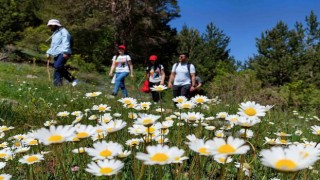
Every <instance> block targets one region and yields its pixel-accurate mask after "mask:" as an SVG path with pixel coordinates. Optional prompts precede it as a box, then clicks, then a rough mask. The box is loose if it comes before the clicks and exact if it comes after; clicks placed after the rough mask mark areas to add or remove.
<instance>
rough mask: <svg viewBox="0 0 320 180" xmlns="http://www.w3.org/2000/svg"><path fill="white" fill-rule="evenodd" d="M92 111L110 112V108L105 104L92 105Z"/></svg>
mask: <svg viewBox="0 0 320 180" xmlns="http://www.w3.org/2000/svg"><path fill="white" fill-rule="evenodd" d="M92 110H96V111H99V112H105V111H111V107H110V106H108V105H106V104H100V105H94V106H93V107H92Z"/></svg>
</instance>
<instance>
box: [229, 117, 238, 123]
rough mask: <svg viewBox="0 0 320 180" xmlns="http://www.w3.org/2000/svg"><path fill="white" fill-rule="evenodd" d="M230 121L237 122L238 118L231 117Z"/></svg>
mask: <svg viewBox="0 0 320 180" xmlns="http://www.w3.org/2000/svg"><path fill="white" fill-rule="evenodd" d="M230 122H233V123H236V122H238V118H231V119H230Z"/></svg>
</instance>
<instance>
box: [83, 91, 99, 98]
mask: <svg viewBox="0 0 320 180" xmlns="http://www.w3.org/2000/svg"><path fill="white" fill-rule="evenodd" d="M100 94H102V92H92V93H86V94H85V96H86V97H87V98H91V97H97V96H99V95H100Z"/></svg>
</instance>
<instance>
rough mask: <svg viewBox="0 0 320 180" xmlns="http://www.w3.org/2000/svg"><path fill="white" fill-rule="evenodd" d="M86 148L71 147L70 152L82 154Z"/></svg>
mask: <svg viewBox="0 0 320 180" xmlns="http://www.w3.org/2000/svg"><path fill="white" fill-rule="evenodd" d="M86 149H87V148H85V147H79V148H77V149H73V150H72V151H71V152H72V153H75V154H83V153H85V152H86Z"/></svg>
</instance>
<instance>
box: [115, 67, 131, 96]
mask: <svg viewBox="0 0 320 180" xmlns="http://www.w3.org/2000/svg"><path fill="white" fill-rule="evenodd" d="M128 75H129V73H128V72H122V73H120V75H119V81H120V84H119V87H120V89H121V90H122V95H123V97H128V92H127V89H126V86H125V84H124V80H125V78H126V77H127V76H128ZM117 79H118V77H116V81H117Z"/></svg>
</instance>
